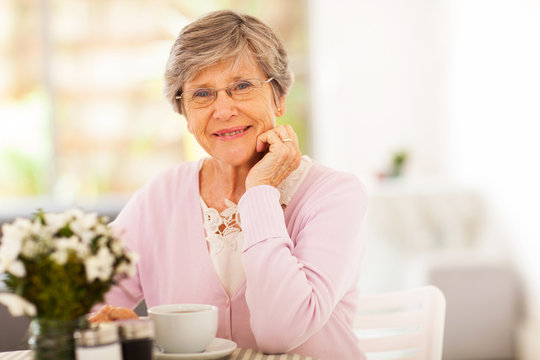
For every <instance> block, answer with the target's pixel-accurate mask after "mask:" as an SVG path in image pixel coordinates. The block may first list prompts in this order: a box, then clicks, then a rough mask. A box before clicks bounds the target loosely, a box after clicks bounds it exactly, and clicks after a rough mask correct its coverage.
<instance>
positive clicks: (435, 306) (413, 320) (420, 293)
mask: <svg viewBox="0 0 540 360" xmlns="http://www.w3.org/2000/svg"><path fill="white" fill-rule="evenodd" d="M445 312H446V300H445V297H444V294H443V293H442V292H441V290H439V289H438V288H437V287H435V286H431V285H428V286H422V287H418V288H413V289H407V290H402V291H396V292H388V293H382V294H373V295H363V296H360V298H359V302H358V311H357V315H356V318H355V323H354V328H355V332H356V334H357V336H358V338H359V339H360V347H361V349H362V350H363V351H364V352H365V353H366V357H367V359H368V360H382V359H400V360H401V359H402V360H413V359H415V360H441V357H442V347H443V334H444V319H445Z"/></svg>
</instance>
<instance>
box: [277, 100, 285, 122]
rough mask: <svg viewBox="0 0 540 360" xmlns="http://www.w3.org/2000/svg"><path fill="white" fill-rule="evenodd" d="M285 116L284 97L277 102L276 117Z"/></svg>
mask: <svg viewBox="0 0 540 360" xmlns="http://www.w3.org/2000/svg"><path fill="white" fill-rule="evenodd" d="M283 114H285V96H282V97H280V98H279V99H278V101H277V107H276V116H277V117H281V116H283Z"/></svg>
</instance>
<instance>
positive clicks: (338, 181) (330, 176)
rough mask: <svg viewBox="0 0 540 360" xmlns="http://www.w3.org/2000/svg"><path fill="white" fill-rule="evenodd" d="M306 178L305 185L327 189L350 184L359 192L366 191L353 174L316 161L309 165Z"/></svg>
mask: <svg viewBox="0 0 540 360" xmlns="http://www.w3.org/2000/svg"><path fill="white" fill-rule="evenodd" d="M306 180H307V185H309V186H312V187H315V188H322V189H326V190H327V189H328V188H336V187H338V188H339V187H342V186H351V187H355V188H358V190H359V191H361V192H364V193H365V192H366V191H365V186H364V184H363V183H362V182H361V181H360V179H359V178H358V177H357V176H356V175H355V174H352V173H349V172H346V171H341V170H336V169H333V168H330V167H328V166H325V165H323V164H321V163H318V162H316V161H313V166H312V167H311V170H310V172H309V174H308V176H307V177H306Z"/></svg>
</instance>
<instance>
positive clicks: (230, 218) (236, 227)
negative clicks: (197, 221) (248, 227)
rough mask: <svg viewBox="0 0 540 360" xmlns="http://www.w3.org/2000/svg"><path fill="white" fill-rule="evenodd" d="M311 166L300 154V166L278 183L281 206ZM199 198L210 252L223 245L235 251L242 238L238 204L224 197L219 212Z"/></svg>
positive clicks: (215, 252)
mask: <svg viewBox="0 0 540 360" xmlns="http://www.w3.org/2000/svg"><path fill="white" fill-rule="evenodd" d="M203 162H204V159H202V160H201V161H200V163H199V170H200V169H201V168H202V164H203ZM311 166H313V161H312V160H311V158H309V157H308V156H306V155H304V156H302V158H301V161H300V166H298V168H296V169H295V170H294V171H293V172H292V173H291V174H290V175H289V176H288V177H287V178H285V179H284V180H283V181H282V182H281V184H279V186H278V187H277V189H278V190H279V193H280V198H279V202H280V204H281V205H282V207H283V208H285V207H286V206H287V205H288V204H289V202H290V201H291V199H292V197H293V196H294V194H295V193H296V191H297V190H298V188H299V187H300V185H301V184H302V181H303V180H304V179H305V177H306V175H307V174H308V172H309V169H311ZM200 199H201V206H202V209H203V215H204V229H205V231H206V240H207V241H208V243H209V245H210V252H211V253H212V254H219V253H221V252H222V251H223V250H224V248H225V247H228V248H229V249H230V250H231V251H233V252H234V251H237V249H238V247H239V245H238V242H241V241H242V240H243V234H242V229H241V227H240V222H239V215H238V205H237V204H235V203H234V202H232V201H230V200H229V199H225V204H226V205H227V208H226V209H225V210H223V211H222V212H221V213H219V212H218V211H217V210H216V209H214V208H211V207H208V206H207V205H206V203H205V202H204V200H203V198H202V197H201V198H200Z"/></svg>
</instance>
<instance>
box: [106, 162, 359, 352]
mask: <svg viewBox="0 0 540 360" xmlns="http://www.w3.org/2000/svg"><path fill="white" fill-rule="evenodd" d="M238 207H239V213H240V220H241V226H242V229H243V231H244V239H245V240H244V241H245V249H244V252H243V254H242V261H243V265H244V270H245V274H246V279H245V281H244V282H243V283H242V284H241V285H240V287H239V288H238V289H237V290H236V292H235V293H234V294H233V295H232V297H230V298H229V296H228V295H227V293H226V291H225V290H224V289H223V287H222V285H221V282H220V280H219V277H218V276H217V274H216V272H215V270H214V267H213V264H212V262H211V259H210V256H209V254H208V248H207V245H206V242H205V237H204V229H203V218H202V210H201V204H200V195H199V166H198V163H197V162H188V163H184V164H180V165H177V166H175V167H173V168H171V169H170V170H168V171H166V172H164V173H162V174H160V175H158V176H157V177H155V178H154V179H153V180H151V181H150V182H149V183H148V184H146V185H145V186H144V187H142V188H141V189H139V190H138V191H137V192H136V193H135V194H134V196H133V197H132V198H131V199H130V201H129V202H128V204H127V205H126V206H125V207H124V209H123V210H122V212H121V213H120V214H119V215H118V217H117V219H116V220H115V221H114V223H113V227H114V229H115V231H116V232H117V233H118V234H121V236H122V237H123V239H124V241H125V242H126V243H127V245H128V247H129V248H130V249H132V250H134V251H135V252H137V253H138V254H139V255H140V260H139V263H138V265H137V274H136V275H135V276H134V277H132V278H130V279H126V280H124V281H123V282H122V284H121V285H122V287H123V288H124V289H127V292H126V291H125V290H121V289H120V287H115V288H113V289H112V290H111V291H110V292H109V293H108V294H107V296H106V302H107V303H109V304H113V305H121V306H126V307H135V306H136V305H137V304H138V303H139V302H140V301H141V300H142V299H143V298H144V299H145V300H146V304H147V306H148V307H152V306H155V305H159V304H169V303H206V304H213V305H216V306H218V307H219V327H218V334H217V336H218V337H222V338H228V339H232V340H233V341H235V342H236V343H237V344H238V346H240V347H244V348H258V349H260V350H262V351H264V352H268V353H285V352H291V353H297V354H302V355H308V356H313V357H316V358H318V359H326V360H347V359H363V358H364V355H363V354H362V352H361V351H360V349H359V347H358V343H357V340H356V336H355V334H354V332H353V331H352V321H353V317H354V313H355V310H356V305H355V304H356V298H357V296H358V293H357V290H356V284H357V282H358V279H359V273H360V264H361V259H362V254H363V241H361V236H360V234H361V228H362V224H363V223H364V219H365V214H366V207H367V197H366V194H365V192H364V190H363V187H362V185H361V184H360V182H359V181H358V180H357V178H356V177H354V176H352V175H349V174H345V173H341V172H337V171H334V170H331V169H328V168H326V167H324V166H322V165H320V164H317V163H314V165H313V167H312V168H311V169H310V170H309V173H308V175H307V176H306V178H305V180H304V181H303V183H302V185H301V186H300V188H299V189H298V191H297V192H296V194H295V195H294V197H293V198H292V199H291V202H290V203H289V205H288V206H287V208H286V209H285V211H283V210H282V208H281V206H280V204H279V192H278V190H277V189H275V188H273V187H271V186H256V187H253V188H251V189H249V190H248V191H247V192H246V193H245V194H244V196H242V198H241V199H240V202H239V204H238Z"/></svg>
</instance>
